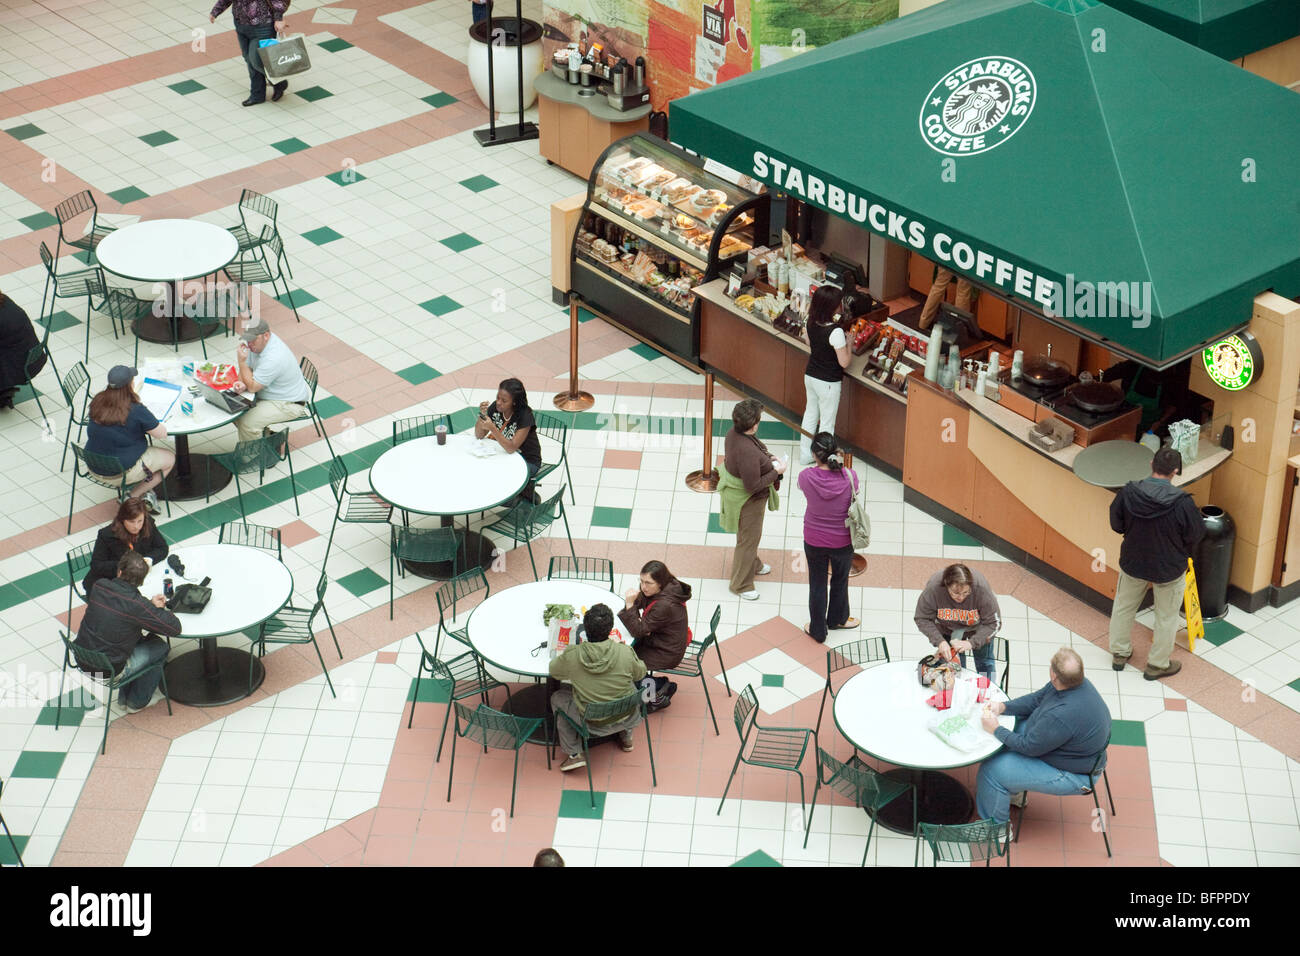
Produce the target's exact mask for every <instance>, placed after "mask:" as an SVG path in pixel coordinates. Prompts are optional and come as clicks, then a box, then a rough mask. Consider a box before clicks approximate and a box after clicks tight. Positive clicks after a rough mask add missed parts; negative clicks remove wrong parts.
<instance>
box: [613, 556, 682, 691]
mask: <svg viewBox="0 0 1300 956" xmlns="http://www.w3.org/2000/svg"><path fill="white" fill-rule="evenodd" d="M624 597H625V598H626V600H627V607H625V608H624V609H623V610H621V611H619V612H618V619H619V620H620V621H622V622H623V625H624V626H625V627H626V628H627V630H628V633H629V634H630V635H631V636H632V637H633V638H634V639H635V640H636V643H635V644H634V645H633V650H635V651H636V656H637V657H639V658H641V661H642V662H643V663H644V664H645V666H646V670H648V671H656V670H666V669H668V668H672V667H676V666H677V665H678V664H680V663H681V662H682V655H684V654H685V653H686V647H687V645H688V644H690V641H691V633H690V628H689V626H688V615H687V613H686V602H687V601H689V600H690V599H691V586H690V585H689V584H683V583H682V582H681V581H678V580H677V579H676V578H675V577H673V573H672V572H671V571H669V570H668V567H667V565H665V564H664V563H663V562H662V561H647V562H646V563H645V566H644V567H643V568H641V586H640V588H632V589H629V590H628V592H627V594H625V595H624ZM675 693H677V685H676V684H675V683H673V682H671V681H669V680H668V678H667V677H655V699H654V701H653V702H652V703H651V704H650V706H649V708H647V709H648V710H652V711H653V710H662V709H663V708H665V707H667V706H668V701H669V698H671V697H672V696H673V694H675Z"/></svg>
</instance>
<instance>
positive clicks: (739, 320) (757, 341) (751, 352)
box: [695, 279, 907, 475]
mask: <svg viewBox="0 0 1300 956" xmlns="http://www.w3.org/2000/svg"><path fill="white" fill-rule="evenodd" d="M725 289H726V280H725V279H717V280H714V281H713V282H706V283H704V284H703V285H701V286H698V287H697V288H696V290H695V294H696V296H697V297H698V298H699V300H700V362H701V364H702V365H703V366H704V367H705V368H707V369H708V370H710V371H712V372H713V373H714V374H716V375H717V376H718V377H719V378H721V379H723V380H724V381H726V382H727V383H728V384H730V385H732V386H734V387H736V388H738V389H739V390H740V391H742V392H744V393H745V394H747V395H752V396H753V397H755V398H757V399H759V400H761V401H762V402H764V403H765V404H767V405H770V406H772V407H773V408H775V409H777V410H779V411H780V412H781V413H782V414H783V415H784V416H785V417H787V418H790V419H792V420H794V421H799V420H800V419H801V418H803V410H804V404H805V398H806V396H805V394H804V384H803V374H804V368H805V367H806V366H807V364H808V355H809V348H808V345H807V344H806V343H804V342H803V341H802V340H800V339H795V338H792V337H791V336H789V335H785V334H783V333H780V332H777V330H776V329H775V328H773V327H772V324H771V323H770V322H768V321H766V320H764V319H761V318H758V317H756V316H754V315H751V314H750V313H748V312H746V311H744V310H743V309H739V308H737V307H736V304H735V303H734V302H732V301H731V299H729V298H727V295H726V292H725V291H724V290H725ZM866 364H867V356H865V355H860V356H854V358H853V360H852V361H851V362H850V363H849V367H848V368H847V369H845V375H844V383H843V385H842V387H841V389H840V407H839V414H838V415H837V416H836V418H835V436H836V437H837V438H838V439H839V440H840V441H841V442H842V443H843V444H845V445H846V446H847V447H848V448H849V449H850V450H851V451H853V452H854V453H855V454H859V455H866V456H867V457H868V458H870V459H873V464H876V465H877V466H878V467H883V468H884V470H886V471H888V472H889V473H890V474H893V475H898V474H899V473H901V472H902V469H903V441H904V435H905V433H906V426H907V398H906V396H904V395H900V394H899V393H898V392H895V391H894V390H893V389H889V388H885V387H884V386H883V385H880V384H879V383H877V382H872V381H869V380H868V379H866V378H864V377H863V372H864V370H865V369H866Z"/></svg>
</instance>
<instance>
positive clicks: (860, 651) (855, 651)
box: [826, 637, 889, 679]
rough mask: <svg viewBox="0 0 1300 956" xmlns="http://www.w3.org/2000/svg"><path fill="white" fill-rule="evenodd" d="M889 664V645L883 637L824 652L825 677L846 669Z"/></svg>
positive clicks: (871, 638)
mask: <svg viewBox="0 0 1300 956" xmlns="http://www.w3.org/2000/svg"><path fill="white" fill-rule="evenodd" d="M882 662H883V663H888V662H889V645H888V644H886V643H885V639H884V638H883V637H867V638H863V639H862V640H860V641H850V642H849V643H847V644H841V645H840V646H839V647H831V648H827V650H826V677H827V678H828V679H829V678H830V676H831V674H834V673H835V672H836V671H838V670H843V669H844V668H846V667H862V666H864V665H867V664H879V663H882Z"/></svg>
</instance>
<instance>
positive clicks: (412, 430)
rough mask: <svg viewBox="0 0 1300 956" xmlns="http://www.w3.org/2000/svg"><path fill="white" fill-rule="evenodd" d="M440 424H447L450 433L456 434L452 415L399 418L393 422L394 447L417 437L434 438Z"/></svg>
mask: <svg viewBox="0 0 1300 956" xmlns="http://www.w3.org/2000/svg"><path fill="white" fill-rule="evenodd" d="M439 425H445V426H446V428H447V434H448V435H454V434H455V433H456V429H455V428H454V427H453V426H452V423H451V416H450V415H416V416H414V417H412V418H398V419H396V420H394V422H393V447H394V448H396V447H397V446H398V445H400V444H402V442H408V441H411V440H412V439H415V438H432V437H433V436H434V435H436V434H437V428H438V426H439Z"/></svg>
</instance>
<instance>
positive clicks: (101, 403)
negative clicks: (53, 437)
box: [86, 365, 176, 514]
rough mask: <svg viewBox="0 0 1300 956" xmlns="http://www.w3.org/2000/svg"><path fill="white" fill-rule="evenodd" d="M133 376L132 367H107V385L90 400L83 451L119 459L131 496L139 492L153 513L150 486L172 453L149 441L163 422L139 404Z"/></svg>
mask: <svg viewBox="0 0 1300 956" xmlns="http://www.w3.org/2000/svg"><path fill="white" fill-rule="evenodd" d="M135 376H136V370H135V369H133V368H130V367H129V366H126V365H114V366H113V367H112V368H111V369H109V370H108V388H106V389H104V390H103V391H102V392H100V393H99V394H98V395H96V396H95V397H94V398H92V399H91V400H90V424H89V425H87V426H86V436H87V437H86V451H90V452H94V453H96V454H99V455H108V456H110V457H113V458H116V459H117V460H118V461H119V462H121V464H122V470H123V471H125V472H126V480H127V483H128V484H130V485H131V486H132V487H131V497H132V498H139V497H141V496H142V495H143V497H144V501H145V504H146V505H148V507H149V510H150V511H152V512H153V513H154V514H157V513H158V496H157V495H156V494H154V492H153V489H154V488H155V487H156V486H157V485H158V483H159V482H160V481H162V480H163V478H164V476H166V474H167V473H168V472H170V471H171V470H172V468H173V466H175V464H176V453H175V452H174V451H172V450H171V449H170V448H160V447H158V446H157V445H150V444H149V441H148V439H147V437H146V436H149V435H152V436H153V437H154V438H166V437H167V426H166V425H164V424H162V423H161V422H159V421H158V419H156V418H154V414H153V412H151V411H149V409H147V408H146V407H145V406H144V405H143V404H141V402H140V396H138V395H136V393H135V389H134V388H133V387H132V385H131V382H132V381H133V380H134V379H135Z"/></svg>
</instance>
